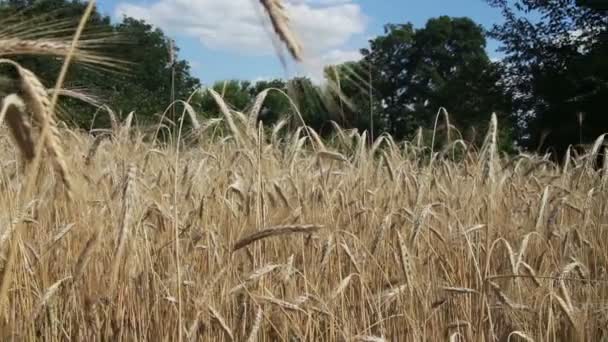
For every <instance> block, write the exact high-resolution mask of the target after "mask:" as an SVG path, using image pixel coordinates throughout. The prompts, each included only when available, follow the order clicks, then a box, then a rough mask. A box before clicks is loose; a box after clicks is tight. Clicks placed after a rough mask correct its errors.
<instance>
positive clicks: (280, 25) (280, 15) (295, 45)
mask: <svg viewBox="0 0 608 342" xmlns="http://www.w3.org/2000/svg"><path fill="white" fill-rule="evenodd" d="M260 3H261V4H262V6H263V7H264V10H265V11H266V13H267V14H268V17H269V18H270V22H271V23H272V28H273V29H274V32H275V33H276V34H277V36H278V37H279V39H281V41H283V43H284V44H285V46H286V47H287V49H288V50H289V53H290V54H291V56H292V57H293V58H294V59H295V60H297V61H301V60H302V48H301V46H300V43H299V42H298V39H297V38H296V36H295V34H294V33H293V32H292V30H291V28H290V25H289V17H288V16H287V13H286V12H285V6H284V5H283V2H282V1H281V0H260Z"/></svg>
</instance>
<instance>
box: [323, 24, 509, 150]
mask: <svg viewBox="0 0 608 342" xmlns="http://www.w3.org/2000/svg"><path fill="white" fill-rule="evenodd" d="M485 47H486V39H485V36H484V31H483V29H482V28H481V27H480V26H479V25H477V24H475V23H474V22H473V21H472V20H470V19H468V18H451V17H446V16H443V17H439V18H435V19H430V20H429V21H428V22H427V24H426V26H425V27H423V28H420V29H415V28H414V27H413V25H412V24H389V25H387V26H386V27H385V33H384V35H381V36H379V37H376V38H374V39H372V40H371V41H370V46H369V48H367V49H364V50H362V53H363V56H364V58H363V60H362V61H360V62H358V63H349V64H344V65H342V66H340V67H339V73H338V74H339V75H340V76H339V78H340V88H341V89H342V91H343V92H344V93H345V95H346V96H347V97H348V98H353V99H355V102H356V103H355V107H356V108H359V111H360V113H359V115H356V116H358V117H359V118H365V119H364V120H361V121H359V123H358V125H359V126H365V125H371V121H372V118H373V121H374V125H375V128H376V129H375V130H377V131H379V133H380V132H382V131H386V132H389V133H391V134H392V135H393V136H395V137H396V138H404V137H412V135H413V134H414V132H415V131H416V130H417V129H418V128H419V127H432V126H433V123H434V120H435V117H436V114H437V112H438V110H439V108H440V107H445V108H447V110H448V111H449V113H450V120H451V121H452V124H455V125H456V126H457V127H458V128H459V129H460V130H462V131H466V130H469V131H471V132H473V131H479V130H485V127H487V122H488V121H489V118H490V115H491V114H492V112H497V113H498V114H499V115H500V117H501V118H503V119H508V115H509V113H510V102H509V100H508V99H509V97H508V96H506V95H505V91H504V89H503V87H502V86H501V84H500V82H499V80H500V79H501V69H500V67H499V65H498V64H496V63H492V62H491V61H490V59H489V58H488V55H487V54H486V51H485ZM326 74H327V75H329V76H328V77H330V78H332V77H333V79H334V80H335V79H336V77H335V76H333V75H332V72H331V71H330V70H328V72H326ZM334 75H335V73H334ZM370 81H371V85H372V89H370V87H369V85H370ZM370 95H371V96H370ZM370 98H371V99H372V100H371V101H372V103H371V105H370ZM370 111H372V116H371V117H370V115H369V114H370ZM470 136H471V138H472V139H475V138H474V136H472V135H470Z"/></svg>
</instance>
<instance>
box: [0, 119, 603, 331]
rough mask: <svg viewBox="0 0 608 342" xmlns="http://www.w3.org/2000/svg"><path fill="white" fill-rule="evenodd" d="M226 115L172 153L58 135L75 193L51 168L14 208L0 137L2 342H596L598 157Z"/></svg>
mask: <svg viewBox="0 0 608 342" xmlns="http://www.w3.org/2000/svg"><path fill="white" fill-rule="evenodd" d="M225 114H226V116H225V117H224V119H223V120H222V121H214V122H209V123H198V125H199V126H198V129H197V130H194V131H188V132H184V133H183V134H181V135H180V137H179V138H180V142H181V144H179V146H180V148H179V149H177V148H176V145H177V144H175V143H169V144H167V145H161V144H155V145H153V144H152V143H151V142H149V141H147V140H149V135H152V136H153V133H148V139H146V136H147V135H146V133H145V132H144V131H143V130H139V129H138V128H137V127H131V123H130V119H129V120H127V122H124V123H122V124H121V123H117V124H116V127H115V129H114V130H113V131H112V132H111V134H109V135H102V136H99V137H97V138H93V137H92V136H90V135H88V134H86V133H83V132H77V131H73V130H68V129H62V130H60V132H59V134H60V136H61V140H62V145H63V146H65V149H66V153H65V158H66V160H65V164H66V166H67V167H68V168H69V173H70V177H71V187H72V189H71V199H70V197H68V195H67V192H66V191H65V190H66V187H65V185H64V184H63V183H62V181H61V179H62V177H61V176H60V175H57V176H55V175H54V174H55V173H56V172H55V171H54V170H56V169H55V168H52V167H49V166H47V165H46V164H45V163H43V164H42V165H43V168H42V170H41V176H40V177H39V178H38V180H37V182H36V188H35V191H34V195H33V197H32V199H31V200H29V201H27V202H23V203H22V204H21V205H22V206H20V202H19V201H18V199H19V198H22V193H21V192H22V191H23V188H24V186H23V177H21V176H20V173H21V172H22V170H21V166H22V163H21V161H20V160H21V157H20V153H19V150H18V149H17V145H15V144H14V143H13V138H11V136H10V134H8V132H7V129H6V128H5V129H3V133H2V135H1V136H0V138H1V139H0V155H1V156H2V158H1V160H2V163H3V167H2V177H1V179H0V187H1V191H0V196H2V198H1V201H0V203H1V204H0V213H1V214H2V215H1V221H0V222H2V229H3V231H2V237H1V239H0V244H2V250H3V253H4V254H5V255H6V254H7V253H8V252H7V249H8V246H9V245H8V243H7V242H8V241H9V240H10V239H9V237H11V236H13V237H15V239H14V240H15V244H14V248H15V262H14V267H13V270H12V273H11V274H9V275H8V277H11V278H12V282H11V285H10V289H9V290H8V295H7V300H6V301H5V302H4V304H3V307H2V312H1V314H2V320H1V323H2V332H3V338H2V339H3V340H11V339H12V340H34V339H42V340H46V341H54V340H87V341H89V340H90V341H95V340H113V341H134V340H138V341H143V340H150V341H155V340H158V341H172V340H177V339H178V336H179V335H180V334H181V335H182V338H183V339H184V340H190V341H212V340H213V341H216V340H217V341H222V340H236V341H384V340H386V341H439V340H450V341H473V340H475V341H592V340H593V341H600V340H601V339H602V338H606V336H607V334H608V328H607V327H608V311H607V309H608V307H606V302H607V299H608V286H607V285H608V284H607V282H608V278H607V277H606V267H607V263H608V255H607V253H606V251H608V248H607V247H608V245H607V244H608V237H607V236H606V229H607V228H608V224H607V223H608V216H607V215H608V213H607V209H608V201H607V198H606V181H607V179H608V178H607V177H606V172H607V171H608V169H607V168H606V167H605V166H604V168H603V169H601V168H600V170H597V169H598V168H597V167H596V168H594V167H592V166H593V165H591V164H592V163H591V161H592V160H593V158H592V157H593V156H592V155H583V156H574V155H572V156H571V157H570V158H569V160H568V163H567V165H562V166H556V165H554V164H551V163H550V162H548V161H546V160H543V159H541V158H539V157H532V156H527V155H523V154H522V155H520V156H518V157H515V158H506V157H500V156H499V155H498V154H497V152H496V151H495V150H494V149H495V147H493V145H492V141H493V140H492V135H493V134H492V133H493V132H490V133H489V134H488V139H487V141H486V145H485V147H484V148H483V149H481V150H480V151H476V150H474V149H472V148H470V147H468V150H466V151H465V150H463V148H464V146H463V143H462V142H459V141H455V142H454V143H452V144H450V145H447V147H445V148H443V149H441V150H438V151H435V152H434V153H433V154H431V153H430V151H431V149H430V147H424V146H421V145H417V144H416V143H413V144H408V143H404V144H397V143H395V142H393V140H392V139H390V137H387V136H383V137H380V138H379V139H377V140H376V141H375V142H374V143H373V144H368V143H367V142H368V138H367V137H366V136H365V134H363V135H361V134H358V133H356V132H353V131H346V130H340V131H339V134H337V135H336V137H335V138H334V139H333V140H331V141H325V142H324V141H322V140H321V139H319V138H318V137H317V136H316V134H315V133H314V132H313V131H309V130H305V129H300V130H298V131H297V132H295V133H292V134H290V133H287V132H286V131H284V125H282V124H279V125H277V126H275V127H268V128H263V127H261V126H255V125H254V124H252V122H251V120H250V119H249V117H247V116H245V115H242V114H240V113H238V112H234V111H230V110H228V111H227V112H226V113H225ZM224 124H227V125H228V127H229V132H230V133H229V134H227V135H225V136H222V137H217V136H215V135H214V134H213V132H214V130H215V128H217V126H218V125H224ZM491 126H492V125H491ZM492 129H496V127H495V126H493V127H492V128H491V130H492ZM599 143H601V142H598V145H597V146H599ZM596 150H597V149H596ZM596 152H597V151H596ZM590 153H593V151H591V152H590ZM431 155H432V156H433V157H432V158H431V157H430V156H431ZM4 260H5V261H4V263H5V264H6V260H7V257H6V256H5V258H4ZM6 276H7V275H6V274H3V280H4V278H5V277H6Z"/></svg>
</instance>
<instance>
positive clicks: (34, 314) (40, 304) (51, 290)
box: [30, 277, 72, 320]
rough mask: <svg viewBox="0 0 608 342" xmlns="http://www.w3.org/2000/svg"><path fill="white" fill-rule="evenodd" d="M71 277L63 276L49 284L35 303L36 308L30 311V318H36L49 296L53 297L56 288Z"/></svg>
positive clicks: (49, 298)
mask: <svg viewBox="0 0 608 342" xmlns="http://www.w3.org/2000/svg"><path fill="white" fill-rule="evenodd" d="M71 278H72V277H65V278H63V279H61V280H59V281H57V282H55V283H54V284H53V285H51V286H49V288H48V289H46V292H45V293H44V295H43V296H42V298H41V299H40V301H39V302H38V304H37V305H36V308H35V309H34V311H33V312H32V314H31V316H30V320H35V319H36V318H38V315H40V313H41V312H42V310H43V309H44V308H45V307H46V305H47V304H48V302H49V301H50V300H51V298H53V296H54V295H55V293H57V290H59V287H60V286H61V284H63V283H64V282H65V281H66V280H68V279H71Z"/></svg>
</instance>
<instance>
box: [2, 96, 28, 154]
mask: <svg viewBox="0 0 608 342" xmlns="http://www.w3.org/2000/svg"><path fill="white" fill-rule="evenodd" d="M4 118H6V123H7V125H8V127H9V128H10V131H11V134H12V136H13V139H14V140H15V143H16V144H17V147H18V148H19V150H20V151H21V156H22V157H23V159H24V160H25V161H26V162H30V161H32V159H34V154H35V151H34V142H33V139H32V128H31V126H30V124H29V122H28V120H27V117H26V113H25V104H24V103H23V101H22V100H21V98H20V97H19V96H17V95H15V94H11V95H8V96H6V97H5V98H4V99H3V100H2V112H1V113H0V123H1V122H2V121H3V120H4Z"/></svg>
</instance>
